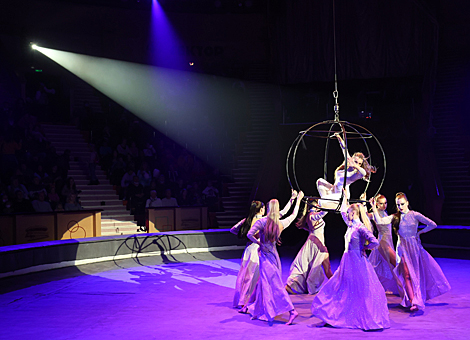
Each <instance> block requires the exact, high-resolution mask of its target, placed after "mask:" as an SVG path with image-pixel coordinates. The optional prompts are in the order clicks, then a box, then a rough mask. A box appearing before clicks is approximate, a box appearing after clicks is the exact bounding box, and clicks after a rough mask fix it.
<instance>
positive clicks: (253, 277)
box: [230, 200, 292, 308]
mask: <svg viewBox="0 0 470 340" xmlns="http://www.w3.org/2000/svg"><path fill="white" fill-rule="evenodd" d="M291 205H292V200H289V202H288V203H287V205H286V206H285V207H284V209H282V210H281V211H280V212H279V214H280V215H281V216H283V215H285V213H286V212H287V211H289V209H290V207H291ZM257 216H258V215H257ZM259 218H260V217H256V216H255V218H253V221H252V223H251V226H253V224H254V223H255V222H256V221H257V220H259ZM244 222H245V219H242V220H241V221H240V222H238V223H237V224H235V225H234V226H233V227H232V228H231V229H230V232H231V233H232V234H235V235H237V234H238V231H239V230H240V228H241V226H242V225H243V223H244ZM258 249H259V246H258V245H257V244H256V243H253V242H251V241H248V242H247V244H246V248H245V251H244V252H243V255H242V260H241V264H240V270H239V271H238V275H237V280H236V281H235V282H236V283H235V293H234V296H233V307H235V308H241V307H243V306H246V305H247V304H248V303H249V302H250V298H251V297H252V295H253V292H254V291H255V288H256V284H257V283H258V279H259V256H258Z"/></svg>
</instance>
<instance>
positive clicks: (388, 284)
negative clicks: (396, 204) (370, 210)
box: [369, 211, 399, 294]
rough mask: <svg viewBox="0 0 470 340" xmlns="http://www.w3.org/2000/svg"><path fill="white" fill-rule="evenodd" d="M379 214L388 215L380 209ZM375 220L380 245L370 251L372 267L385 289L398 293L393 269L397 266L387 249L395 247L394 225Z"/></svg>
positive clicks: (396, 279)
mask: <svg viewBox="0 0 470 340" xmlns="http://www.w3.org/2000/svg"><path fill="white" fill-rule="evenodd" d="M379 214H380V215H381V217H382V218H383V217H387V216H388V214H387V212H386V211H379ZM375 222H376V226H377V229H378V231H379V246H378V247H377V248H376V249H373V250H372V251H371V252H370V255H369V261H370V263H371V264H372V267H374V270H375V273H376V274H377V277H378V278H379V281H380V283H381V284H382V286H383V287H384V289H385V291H387V292H391V293H393V294H398V293H399V290H398V285H397V282H398V278H397V276H396V274H395V273H394V271H393V270H394V268H395V267H394V266H393V265H392V263H391V261H390V255H389V253H388V251H386V249H387V248H388V247H390V248H391V249H394V247H393V238H392V225H391V223H388V224H380V223H378V222H377V221H375Z"/></svg>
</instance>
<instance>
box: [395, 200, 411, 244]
mask: <svg viewBox="0 0 470 340" xmlns="http://www.w3.org/2000/svg"><path fill="white" fill-rule="evenodd" d="M400 198H404V199H405V200H406V201H407V202H408V198H407V197H406V195H405V194H404V193H402V192H398V193H397V194H396V195H395V203H396V202H397V200H398V199H400ZM408 208H409V205H408ZM400 221H401V211H400V210H399V209H398V207H397V212H396V213H394V214H393V218H392V229H393V231H394V232H395V234H397V235H398V230H399V229H400Z"/></svg>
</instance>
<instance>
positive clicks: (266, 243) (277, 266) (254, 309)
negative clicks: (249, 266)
mask: <svg viewBox="0 0 470 340" xmlns="http://www.w3.org/2000/svg"><path fill="white" fill-rule="evenodd" d="M303 197H304V194H303V192H302V191H301V192H300V193H299V195H298V196H297V202H296V204H295V207H294V211H293V213H292V214H291V215H290V216H289V217H286V218H285V219H283V220H280V219H279V217H280V216H279V202H278V201H277V200H275V199H273V200H271V201H269V205H268V215H267V216H266V217H263V218H261V219H259V220H258V221H257V222H256V223H255V224H254V225H253V227H251V229H250V231H249V232H248V238H249V239H250V240H251V241H252V242H253V243H257V244H258V245H259V247H260V248H259V272H260V276H259V280H258V285H257V286H256V293H255V294H256V295H255V299H254V302H253V303H252V304H250V305H249V306H248V311H249V312H250V314H251V315H252V319H260V320H264V321H268V322H269V323H272V322H273V320H274V318H275V317H276V316H277V315H280V314H283V313H286V312H289V321H288V322H287V324H288V325H291V324H292V323H293V322H294V319H295V318H296V317H297V316H298V315H299V314H298V313H297V311H296V310H295V309H294V305H293V304H292V301H291V300H290V298H289V294H287V292H286V290H285V289H284V283H283V281H282V277H281V260H280V259H279V255H278V253H277V249H276V243H277V242H278V241H279V236H280V234H281V232H282V231H283V230H284V229H285V228H287V227H288V226H289V225H290V224H291V223H292V221H293V220H294V219H295V217H296V216H297V213H298V212H299V204H300V201H301V200H302V198H303ZM256 233H259V240H258V239H256V237H255V235H256Z"/></svg>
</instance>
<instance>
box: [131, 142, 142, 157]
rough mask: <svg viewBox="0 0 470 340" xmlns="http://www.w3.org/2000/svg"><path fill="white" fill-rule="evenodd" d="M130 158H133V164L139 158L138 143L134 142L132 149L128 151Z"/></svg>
mask: <svg viewBox="0 0 470 340" xmlns="http://www.w3.org/2000/svg"><path fill="white" fill-rule="evenodd" d="M128 151H129V156H130V157H131V159H132V161H133V162H136V161H137V160H138V158H139V153H140V151H139V148H138V147H137V144H136V142H132V143H131V146H130V148H129V149H128Z"/></svg>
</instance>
